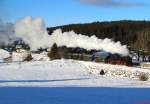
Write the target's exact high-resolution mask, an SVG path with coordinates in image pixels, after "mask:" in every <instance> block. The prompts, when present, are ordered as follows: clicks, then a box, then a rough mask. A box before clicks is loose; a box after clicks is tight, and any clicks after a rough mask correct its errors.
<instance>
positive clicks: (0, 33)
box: [0, 19, 16, 45]
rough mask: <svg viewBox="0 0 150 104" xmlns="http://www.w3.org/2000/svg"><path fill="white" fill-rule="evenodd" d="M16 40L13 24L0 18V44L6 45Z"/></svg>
mask: <svg viewBox="0 0 150 104" xmlns="http://www.w3.org/2000/svg"><path fill="white" fill-rule="evenodd" d="M14 40H16V36H15V35H14V24H12V23H6V22H4V21H2V20H1V19H0V45H7V44H9V43H12V42H13V41H14Z"/></svg>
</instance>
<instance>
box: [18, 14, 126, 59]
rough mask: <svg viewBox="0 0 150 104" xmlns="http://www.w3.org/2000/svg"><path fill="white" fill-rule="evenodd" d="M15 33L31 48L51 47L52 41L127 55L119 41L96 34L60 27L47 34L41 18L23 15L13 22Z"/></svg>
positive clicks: (58, 43) (59, 44)
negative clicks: (77, 32)
mask: <svg viewBox="0 0 150 104" xmlns="http://www.w3.org/2000/svg"><path fill="white" fill-rule="evenodd" d="M15 32H16V35H17V36H18V37H20V38H22V39H23V40H24V41H25V42H26V43H28V44H29V45H30V47H31V49H32V50H37V49H38V48H41V47H42V48H46V47H51V46H52V45H53V44H54V43H56V44H57V45H58V46H66V47H80V48H84V49H87V50H91V49H96V50H104V51H106V52H110V53H119V54H121V55H124V56H125V55H128V49H127V47H126V46H125V45H121V43H120V42H114V41H112V40H111V39H107V38H106V39H104V40H102V39H98V38H97V37H96V36H91V37H88V36H85V35H82V34H76V33H75V32H74V31H70V32H64V33H62V31H61V29H57V30H55V31H54V32H53V33H52V34H51V35H48V33H47V31H46V28H45V25H44V22H43V20H42V19H41V18H37V19H32V17H30V16H28V17H25V18H23V19H21V20H19V21H17V22H16V24H15Z"/></svg>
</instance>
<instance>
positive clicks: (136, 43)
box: [47, 20, 150, 53]
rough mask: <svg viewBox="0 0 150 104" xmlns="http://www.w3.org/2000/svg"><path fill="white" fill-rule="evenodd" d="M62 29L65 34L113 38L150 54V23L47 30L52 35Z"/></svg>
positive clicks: (104, 23) (94, 23)
mask: <svg viewBox="0 0 150 104" xmlns="http://www.w3.org/2000/svg"><path fill="white" fill-rule="evenodd" d="M58 28H61V29H62V31H63V32H65V31H71V30H74V31H75V32H76V33H78V34H79V33H80V34H84V35H88V36H91V35H96V36H97V37H98V38H101V39H104V38H111V39H113V40H114V41H121V43H122V44H126V45H129V46H131V47H132V48H133V49H135V50H140V49H142V50H145V51H148V52H149V53H150V21H126V20H124V21H112V22H93V23H86V24H70V25H64V26H58V27H50V28H47V30H48V33H49V34H51V33H52V32H53V30H55V29H58Z"/></svg>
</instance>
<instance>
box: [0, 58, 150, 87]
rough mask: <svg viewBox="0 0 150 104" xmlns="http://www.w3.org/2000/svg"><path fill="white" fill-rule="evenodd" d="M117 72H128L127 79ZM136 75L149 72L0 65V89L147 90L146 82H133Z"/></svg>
mask: <svg viewBox="0 0 150 104" xmlns="http://www.w3.org/2000/svg"><path fill="white" fill-rule="evenodd" d="M101 69H103V70H105V71H107V73H106V75H104V76H102V75H100V74H99V72H100V70H101ZM119 71H120V72H121V73H122V71H123V72H124V73H125V72H130V74H131V77H130V76H129V77H128V76H126V77H125V76H123V75H118V72H119ZM112 72H117V73H113V74H112ZM139 72H145V73H150V70H149V69H140V68H132V67H127V66H118V65H108V64H102V63H94V62H84V61H75V60H64V59H62V60H54V61H33V62H22V63H20V62H18V63H4V64H0V86H1V87H2V86H23V87H24V86H26V87H27V86H28V87H37V86H38V87H68V86H72V87H148V88H149V87H150V80H148V81H139V79H138V78H134V74H135V75H136V74H138V73H139ZM119 74H120V73H119ZM127 74H128V73H127ZM132 77H133V78H132Z"/></svg>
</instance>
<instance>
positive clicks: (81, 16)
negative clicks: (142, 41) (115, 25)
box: [0, 0, 150, 26]
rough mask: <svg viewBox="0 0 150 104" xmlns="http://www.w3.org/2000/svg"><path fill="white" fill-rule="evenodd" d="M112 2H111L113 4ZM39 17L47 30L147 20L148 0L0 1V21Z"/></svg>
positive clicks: (148, 16) (148, 12)
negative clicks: (73, 24) (83, 24)
mask: <svg viewBox="0 0 150 104" xmlns="http://www.w3.org/2000/svg"><path fill="white" fill-rule="evenodd" d="M114 1H115V2H114ZM24 16H32V17H33V18H36V17H42V18H43V19H44V21H45V23H46V25H47V26H57V25H65V24H72V23H87V22H94V21H112V20H113V21H114V20H150V1H149V0H124V1H123V0H0V18H1V19H3V20H5V21H11V22H15V21H16V20H17V19H20V18H22V17H24Z"/></svg>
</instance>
